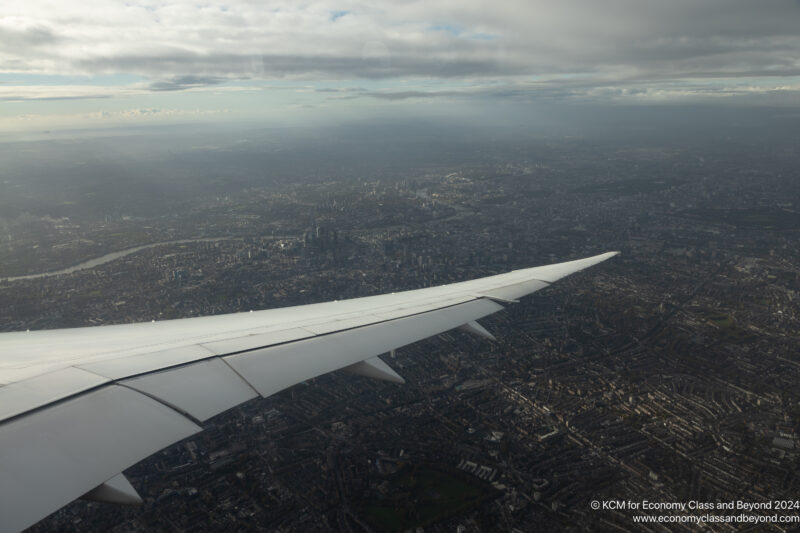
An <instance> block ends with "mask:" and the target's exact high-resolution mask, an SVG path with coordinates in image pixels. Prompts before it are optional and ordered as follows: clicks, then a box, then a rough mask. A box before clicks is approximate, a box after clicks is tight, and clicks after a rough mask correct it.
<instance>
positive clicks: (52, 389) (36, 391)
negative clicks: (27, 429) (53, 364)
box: [0, 367, 109, 420]
mask: <svg viewBox="0 0 800 533" xmlns="http://www.w3.org/2000/svg"><path fill="white" fill-rule="evenodd" d="M108 381H109V380H108V379H107V378H104V377H102V376H98V375H97V374H92V373H91V372H86V371H84V370H80V369H78V368H72V367H67V368H62V369H61V370H56V371H55V372H49V373H47V374H42V375H41V376H36V377H33V378H29V379H26V380H25V381H18V382H16V383H12V384H11V385H6V386H5V387H0V420H5V419H7V418H11V417H14V416H17V415H21V414H24V413H27V412H28V411H30V410H32V409H36V408H37V407H41V406H42V405H47V404H49V403H53V402H57V401H59V400H61V399H63V398H67V397H68V396H72V395H73V394H78V393H80V392H83V391H85V390H89V389H93V388H95V387H98V386H100V385H102V384H103V383H107V382H108Z"/></svg>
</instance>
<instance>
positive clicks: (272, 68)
mask: <svg viewBox="0 0 800 533" xmlns="http://www.w3.org/2000/svg"><path fill="white" fill-rule="evenodd" d="M4 13H5V16H0V73H2V72H6V73H39V74H46V75H62V76H76V75H79V76H89V77H92V76H99V75H115V74H130V75H135V76H138V77H141V78H145V79H147V80H149V82H148V83H147V84H145V85H144V86H143V87H137V89H141V90H148V91H151V92H170V91H182V90H197V89H202V88H207V87H212V86H220V85H221V84H223V83H226V82H227V83H239V82H242V81H243V80H299V81H304V82H305V81H312V82H315V83H317V84H319V83H322V84H324V83H328V82H331V81H336V80H419V79H429V80H441V81H442V82H443V83H445V84H447V83H453V82H456V81H458V82H459V83H462V82H463V83H464V84H466V85H471V86H472V87H476V88H477V87H483V86H485V85H486V84H487V83H489V82H492V83H497V84H499V85H504V86H506V89H496V90H495V93H497V94H499V93H500V92H501V90H508V91H510V93H511V94H512V95H516V96H519V95H520V94H522V95H528V96H530V95H533V94H538V95H539V96H540V97H548V98H556V97H559V96H561V97H565V98H578V97H580V96H581V95H583V96H584V97H595V98H601V97H604V95H605V97H611V98H624V97H626V96H630V97H632V98H642V96H641V95H649V97H651V98H656V95H657V94H667V93H669V92H670V91H671V90H672V89H670V87H671V84H674V83H680V84H683V85H684V87H683V89H682V90H685V91H694V94H697V95H703V94H707V93H708V91H709V90H710V91H713V90H714V89H715V88H717V87H720V83H719V81H718V80H720V79H742V80H749V79H752V78H764V79H767V78H769V79H790V78H794V77H799V76H800V35H798V32H797V28H796V25H797V20H798V19H800V4H798V2H796V1H794V0H771V1H770V2H767V3H762V2H753V1H752V0H704V1H703V2H697V1H696V0H670V1H669V2H641V1H640V0H604V1H601V0H561V1H559V2H551V1H546V0H500V1H498V2H492V3H491V4H488V3H486V2H485V1H482V0H461V1H459V2H454V1H452V0H438V1H432V0H408V1H405V2H380V3H377V2H376V3H362V2H358V1H356V0H343V1H337V2H333V1H332V0H316V1H312V2H308V3H298V2H292V1H290V0H279V1H270V2H259V3H253V2H250V1H246V0H231V1H229V2H225V3H224V4H221V3H214V2H210V3H202V4H198V3H195V2H185V1H177V2H170V3H168V4H148V5H137V4H135V3H129V2H126V3H121V2H118V1H114V0H98V1H97V2H93V8H92V9H85V8H84V7H83V5H82V4H78V3H77V2H70V1H63V2H58V3H55V4H51V5H44V4H43V3H40V2H25V3H16V4H13V5H12V7H8V8H4ZM575 80H578V81H577V82H575ZM790 81H791V80H790ZM534 82H535V83H538V85H531V83H534ZM525 83H529V85H528V86H526V88H525V89H524V90H521V92H519V91H520V89H519V88H520V86H521V85H520V84H525ZM700 85H702V87H701V86H700ZM634 89H635V90H634ZM487 91H488V89H487ZM615 91H616V92H615ZM659 91H661V93H659ZM457 92H458V93H459V94H464V93H463V92H461V91H460V90H459V91H457ZM677 92H679V91H677ZM673 93H675V94H677V93H676V92H675V91H673ZM470 94H483V93H481V92H480V91H477V92H473V93H470ZM365 95H366V96H370V97H374V98H379V99H384V100H393V99H395V100H396V99H410V98H436V97H439V96H454V95H453V94H451V93H448V92H447V90H444V89H443V90H440V91H439V92H435V91H434V92H427V93H425V94H422V93H421V92H418V91H417V90H416V89H409V90H405V89H404V90H402V91H401V90H397V91H386V92H379V91H378V92H375V91H371V92H368V93H366V94H365ZM592 95H593V96H592ZM609 95H611V96H609ZM613 95H618V96H613ZM342 96H343V97H348V98H350V97H353V96H355V95H354V94H348V95H342Z"/></svg>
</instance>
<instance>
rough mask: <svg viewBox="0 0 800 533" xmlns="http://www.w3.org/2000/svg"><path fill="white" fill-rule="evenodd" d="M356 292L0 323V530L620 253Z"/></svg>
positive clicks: (379, 372) (109, 494)
mask: <svg viewBox="0 0 800 533" xmlns="http://www.w3.org/2000/svg"><path fill="white" fill-rule="evenodd" d="M616 253H617V252H609V253H605V254H602V255H597V256H594V257H589V258H586V259H579V260H576V261H570V262H566V263H560V264H555V265H548V266H542V267H534V268H528V269H523V270H515V271H513V272H508V273H506V274H500V275H496V276H490V277H486V278H481V279H476V280H472V281H466V282H461V283H453V284H450V285H442V286H439V287H430V288H426V289H419V290H413V291H406V292H399V293H392V294H384V295H380V296H370V297H366V298H357V299H352V300H343V301H335V302H327V303H321V304H312V305H304V306H297V307H289V308H283V309H272V310H266V311H257V312H249V313H235V314H230V315H219V316H211V317H199V318H188V319H181V320H168V321H162V322H152V323H141V324H126V325H114V326H99V327H90V328H76V329H61V330H48V331H36V332H18V333H17V332H15V333H3V334H0V530H1V531H19V530H22V529H24V528H26V527H28V526H30V525H32V524H34V523H35V522H37V521H38V520H40V519H42V518H43V517H45V516H47V515H48V514H50V513H52V512H53V511H55V510H57V509H59V508H60V507H62V506H64V505H66V504H67V503H69V502H71V501H72V500H74V499H76V498H79V497H81V496H87V497H92V498H99V499H104V500H105V501H118V502H128V503H130V502H131V501H136V500H137V499H138V495H136V494H135V491H133V489H132V487H130V484H128V483H127V480H125V478H124V477H123V476H122V475H121V472H122V471H123V470H125V469H127V468H129V467H131V466H132V465H134V464H136V463H137V462H139V461H141V460H142V459H144V458H146V457H148V456H149V455H152V454H153V453H155V452H157V451H159V450H161V449H163V448H164V447H166V446H169V445H170V444H172V443H175V442H178V441H180V440H182V439H184V438H186V437H188V436H190V435H192V434H194V433H197V432H199V431H201V430H202V424H203V423H204V422H205V421H206V420H208V419H209V418H211V417H213V416H215V415H217V414H219V413H221V412H223V411H226V410H228V409H230V408H232V407H234V406H236V405H239V404H241V403H243V402H245V401H247V400H250V399H252V398H256V397H258V396H262V397H266V396H269V395H271V394H274V393H276V392H278V391H280V390H282V389H285V388H287V387H290V386H292V385H294V384H296V383H300V382H302V381H305V380H308V379H311V378H313V377H316V376H319V375H321V374H325V373H327V372H331V371H334V370H338V369H342V368H349V369H350V370H352V371H354V372H356V373H360V374H364V375H369V376H373V377H382V378H384V379H389V380H391V381H402V378H400V377H399V376H398V375H397V374H395V373H394V371H393V370H392V369H391V368H389V367H388V365H386V364H385V363H383V361H381V360H380V359H379V358H377V357H376V356H378V355H380V354H382V353H386V352H389V351H391V350H394V349H396V348H400V347H402V346H405V345H407V344H411V343H413V342H416V341H419V340H422V339H425V338H427V337H431V336H433V335H437V334H439V333H443V332H445V331H448V330H451V329H454V328H458V327H462V328H463V329H465V330H467V331H472V332H475V333H478V334H483V335H489V336H490V334H489V333H488V332H486V330H484V329H483V328H482V327H481V326H480V325H479V324H478V323H477V322H475V321H476V320H477V319H480V318H482V317H484V316H487V315H490V314H492V313H494V312H496V311H499V310H500V309H502V308H503V306H502V305H501V304H502V303H507V302H513V301H515V300H516V299H517V298H520V297H522V296H524V295H526V294H530V293H532V292H535V291H537V290H539V289H542V288H544V287H546V286H548V285H550V284H551V283H553V282H555V281H557V280H558V279H560V278H562V277H564V276H567V275H569V274H572V273H573V272H577V271H579V270H583V269H584V268H587V267H589V266H592V265H594V264H597V263H600V262H602V261H605V260H606V259H609V258H610V257H612V256H614V255H616Z"/></svg>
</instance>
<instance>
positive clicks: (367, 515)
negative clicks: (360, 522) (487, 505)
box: [360, 465, 492, 532]
mask: <svg viewBox="0 0 800 533" xmlns="http://www.w3.org/2000/svg"><path fill="white" fill-rule="evenodd" d="M470 478H471V476H470V477H468V476H467V475H464V474H461V473H451V472H446V471H444V470H440V469H439V468H437V467H434V466H429V465H417V466H407V467H405V468H403V469H402V470H400V471H399V472H397V473H396V474H394V475H393V476H391V477H390V478H389V487H388V491H387V493H386V495H385V496H380V495H376V496H371V497H370V498H369V499H368V500H366V501H365V502H364V504H363V505H362V506H361V509H360V511H361V515H362V517H363V518H364V520H365V521H367V522H369V524H370V525H372V526H374V527H375V528H376V529H377V530H378V531H387V532H392V531H403V530H406V529H410V528H416V527H419V526H425V525H427V524H431V523H434V522H437V521H439V520H441V519H443V518H447V517H448V516H451V515H453V514H455V513H458V512H460V511H463V510H466V509H468V508H469V507H472V506H474V505H476V504H478V503H480V502H482V501H483V500H484V499H486V498H487V497H489V496H490V495H491V494H492V489H491V488H490V487H488V486H485V485H484V484H481V483H479V482H478V481H477V480H474V481H473V480H472V479H470Z"/></svg>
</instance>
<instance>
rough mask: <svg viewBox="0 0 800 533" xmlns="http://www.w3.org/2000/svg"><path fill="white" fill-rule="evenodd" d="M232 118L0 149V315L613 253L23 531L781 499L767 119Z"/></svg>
mask: <svg viewBox="0 0 800 533" xmlns="http://www.w3.org/2000/svg"><path fill="white" fill-rule="evenodd" d="M328 134H330V132H322V133H318V136H319V137H323V136H325V135H328ZM254 135H258V137H257V138H250V139H249V140H247V141H242V140H241V139H236V140H230V139H229V140H225V141H221V140H220V139H222V138H223V135H222V134H220V135H219V136H216V137H214V136H209V137H207V138H203V139H199V140H197V139H195V140H193V141H192V142H194V143H195V144H192V143H190V142H189V141H185V144H181V143H182V142H183V141H180V140H179V141H176V143H177V144H174V145H172V146H170V147H169V148H163V149H158V148H154V147H153V146H151V145H149V144H143V145H142V147H139V148H137V149H140V150H141V151H142V153H145V152H147V151H148V150H151V149H152V151H151V152H150V153H151V158H150V159H148V160H145V159H144V158H142V160H141V162H139V161H137V164H136V166H133V165H131V166H129V163H130V158H126V157H119V155H120V154H119V152H114V153H110V154H104V153H103V150H102V147H103V143H104V142H111V141H103V140H101V139H85V140H78V141H71V142H70V143H67V142H66V141H64V142H62V141H59V140H56V139H54V140H48V139H45V140H29V141H19V142H16V143H4V144H2V145H0V146H1V148H0V150H2V153H0V155H6V156H8V159H7V161H9V166H7V167H6V169H5V170H2V171H0V214H2V217H1V218H0V329H2V330H3V331H18V330H26V329H30V330H38V329H52V328H63V327H79V326H94V325H102V324H118V323H129V322H137V321H151V320H166V319H173V318H183V317H194V316H204V315H214V314H222V313H232V312H238V311H247V310H255V309H268V308H276V307H285V306H292V305H302V304H307V303H314V302H322V301H329V300H341V299H346V298H354V297H361V296H368V295H372V294H381V293H386V292H394V291H402V290H408V289H415V288H422V287H429V286H435V285H440V284H445V283H452V282H456V281H462V280H468V279H473V278H478V277H482V276H488V275H492V274H498V273H502V272H506V271H510V270H514V269H518V268H524V267H531V266H537V265H544V264H548V263H554V262H561V261H568V260H571V259H577V258H581V257H586V256H590V255H595V254H599V253H603V252H606V251H611V250H619V251H620V252H621V253H620V255H619V256H617V257H616V258H614V259H613V260H610V261H608V262H606V263H604V264H602V265H599V266H596V267H594V268H592V269H590V270H587V271H585V272H582V273H579V274H575V275H573V276H570V277H569V278H566V279H563V280H561V281H559V282H558V283H556V284H554V285H553V286H552V287H548V288H547V289H545V290H542V291H540V292H537V293H536V294H535V295H533V296H532V297H527V298H524V299H523V300H522V301H521V302H519V303H517V304H514V305H509V306H508V307H507V309H506V310H504V311H502V312H500V313H498V314H495V315H492V316H490V317H487V318H486V319H484V320H482V321H481V323H482V325H483V326H484V327H485V328H486V329H487V330H489V331H490V332H491V333H493V334H494V335H495V336H496V338H497V340H496V341H490V340H487V339H485V338H482V337H479V336H472V335H469V334H467V333H464V332H460V331H453V332H450V333H446V334H442V335H439V336H437V337H434V338H431V339H428V340H425V341H422V342H418V343H415V344H412V345H409V346H406V347H404V348H401V349H400V350H397V351H396V352H395V353H393V354H391V355H390V354H384V355H383V359H384V360H385V361H386V362H387V363H389V364H390V366H391V367H392V368H394V369H395V370H396V371H397V372H398V373H399V374H400V375H402V376H403V377H404V379H405V380H406V383H405V384H404V385H398V384H393V383H387V382H383V381H376V380H370V379H367V378H364V377H358V376H353V375H350V374H346V373H341V372H337V373H333V374H329V375H325V376H322V377H319V378H316V379H313V380H311V381H308V382H305V383H302V384H300V385H297V386H294V387H292V388H290V389H288V390H284V391H282V392H280V393H278V394H276V395H274V396H272V397H269V398H267V399H263V400H262V399H259V400H253V401H250V402H248V403H246V404H244V405H242V406H240V407H237V408H235V409H233V410H232V411H229V412H227V413H224V414H221V415H219V416H217V417H215V418H214V419H212V420H211V421H210V422H209V423H208V424H207V427H206V430H205V431H204V432H202V433H200V434H198V435H196V436H193V437H191V438H189V439H188V440H185V441H182V442H180V443H179V444H176V445H174V446H171V447H169V448H167V449H165V450H163V451H162V452H159V453H157V454H155V455H154V456H152V457H150V458H149V459H147V460H145V461H143V462H141V463H139V464H137V465H135V466H134V467H132V468H131V469H129V470H128V471H126V472H125V474H126V476H127V477H128V479H130V481H131V483H132V484H133V485H134V486H135V487H136V489H137V490H138V491H139V493H140V494H141V495H142V497H143V499H144V500H145V503H144V505H143V506H141V507H118V506H112V505H108V504H99V503H89V502H85V501H77V502H75V503H73V504H70V505H69V506H67V507H66V508H64V509H62V510H60V511H58V512H56V513H54V514H53V515H51V516H50V517H48V518H47V519H45V520H43V521H42V522H40V523H39V524H37V525H36V526H34V527H33V528H31V529H30V531H32V532H48V531H59V532H85V531H86V532H88V531H110V532H113V531H117V532H122V531H126V532H127V531H142V532H144V531H189V530H191V531H280V532H294V531H303V532H308V531H352V532H361V531H367V532H385V531H406V530H412V531H413V530H417V531H421V530H424V531H442V532H444V531H459V532H462V531H463V532H472V531H492V530H498V529H499V530H503V531H520V532H526V531H586V530H592V531H639V530H641V526H638V525H636V524H634V522H633V520H632V516H633V514H637V513H635V512H633V511H631V510H629V509H600V510H597V509H594V508H593V507H592V505H591V504H592V502H595V501H611V500H614V501H643V500H648V501H652V502H688V501H698V502H728V501H747V502H772V501H778V500H796V499H797V498H798V493H799V492H800V477H798V471H800V456H799V455H798V446H800V441H798V432H799V431H800V386H799V385H798V383H800V352H798V349H797V346H798V338H800V321H799V320H798V319H799V318H800V298H799V297H798V291H800V267H799V266H798V265H800V247H798V232H799V231H800V211H798V208H799V207H800V204H798V202H800V182H798V180H797V175H798V170H800V161H798V157H797V151H796V148H795V147H794V146H795V145H794V144H793V143H794V141H793V139H792V138H786V139H784V141H785V142H782V143H776V142H773V141H774V140H773V139H766V138H762V137H758V136H757V135H754V136H752V137H750V138H749V139H750V140H749V141H748V142H740V140H739V139H738V138H737V137H736V132H733V133H731V135H732V136H733V137H731V136H728V137H726V138H725V139H720V140H718V142H717V141H715V142H713V143H712V142H710V141H709V142H698V143H695V142H693V141H690V140H688V139H685V140H684V141H678V140H675V139H668V140H667V139H661V138H656V137H652V136H651V137H648V138H647V139H644V140H640V141H639V142H623V141H621V140H619V139H610V138H609V139H602V138H600V137H592V138H583V137H580V136H561V137H551V138H544V137H533V136H530V137H526V136H521V137H519V138H516V139H513V140H507V139H498V140H496V141H494V142H488V143H487V142H484V141H481V142H478V141H475V140H471V139H468V138H466V137H460V138H459V139H458V141H457V142H456V141H453V142H452V143H446V142H444V141H434V140H431V139H432V137H431V138H426V137H425V136H424V135H421V134H420V133H419V132H418V131H410V132H408V133H407V134H406V133H403V136H402V139H400V140H399V141H397V143H394V142H386V143H385V144H386V146H390V145H391V146H393V148H392V149H391V150H390V149H388V148H387V151H385V152H379V151H377V149H376V146H375V144H371V141H370V140H369V138H370V136H371V135H372V134H371V133H370V132H369V131H366V132H365V133H363V138H362V137H359V138H357V139H356V138H355V137H353V138H350V137H348V135H349V134H342V135H341V136H338V137H337V136H332V137H331V138H335V139H337V140H335V141H334V140H331V141H330V142H329V143H328V144H325V143H323V142H322V141H318V140H313V141H307V140H303V141H300V140H297V139H301V138H303V136H302V132H300V133H296V137H293V138H292V139H287V138H286V137H282V134H280V133H275V132H266V133H265V132H259V133H257V134H254ZM292 135H295V134H292ZM353 135H355V134H353ZM434 135H435V133H432V134H431V136H434ZM254 139H255V140H254ZM753 139H760V140H753ZM114 142H118V143H119V145H120V146H121V145H125V146H126V148H125V150H128V149H131V150H132V149H133V148H131V146H132V145H133V144H136V143H138V142H140V141H139V140H138V138H136V137H135V136H132V137H131V138H130V139H125V138H123V139H121V140H118V141H114ZM372 142H373V143H374V142H375V141H372ZM76 143H77V148H76ZM92 143H96V144H92ZM248 143H249V144H248ZM67 144H69V149H67V147H66V146H67ZM190 145H191V146H190ZM312 145H313V146H312ZM94 146H99V147H100V149H96V148H92V147H94ZM175 146H178V147H177V148H175ZM81 147H86V149H85V151H83V152H81ZM312 148H313V150H312ZM119 150H123V149H122V148H120V149H119ZM75 153H82V154H84V155H83V156H82V157H81V158H74V157H73V156H74V154H75ZM309 153H313V154H315V155H314V156H313V157H311V158H310V159H309V158H308V157H309V156H307V155H302V156H300V155H298V154H309ZM54 154H56V155H54ZM364 154H370V155H369V156H364V157H362V156H363V155H364ZM35 157H41V159H42V161H47V163H42V165H43V166H46V165H50V167H48V168H43V167H37V168H35V169H33V170H30V171H29V172H28V173H21V172H19V168H22V167H21V165H22V163H19V166H15V164H16V163H15V161H16V159H15V158H18V159H19V161H22V160H25V159H26V158H27V161H30V160H31V158H35ZM187 161H189V163H187ZM320 161H327V163H326V165H325V166H323V165H322V164H321V163H319V162H320ZM331 161H333V162H331ZM56 166H58V168H59V170H58V172H57V173H54V172H53V171H52V169H53V168H55V167H56ZM121 169H124V170H125V172H127V174H126V173H125V172H123V171H122V170H121ZM156 169H160V170H156ZM179 169H180V170H179ZM320 169H322V170H320ZM134 174H136V176H135V178H134V177H133V175H134ZM106 175H108V176H114V178H113V179H111V178H109V179H108V180H107V181H105V180H104V179H103V176H106ZM43 176H49V178H47V179H45V178H44V177H43ZM53 176H59V178H60V179H61V180H62V181H59V179H57V178H54V177H53ZM48 180H50V181H48ZM98 183H102V186H99V185H98ZM706 512H707V511H703V510H698V509H696V510H691V509H686V510H683V511H680V512H679V513H678V514H686V515H688V514H693V513H694V514H698V515H699V514H705V513H706ZM731 513H733V511H731ZM638 514H641V515H653V516H655V515H658V514H663V512H662V511H659V510H651V511H648V510H642V511H641V512H638ZM751 514H756V515H758V514H770V515H772V514H778V515H786V516H795V515H796V514H797V509H783V510H775V509H772V510H756V511H752V513H751ZM762 525H763V524H762ZM780 526H782V525H781V524H777V523H773V524H770V527H773V528H774V529H771V530H774V531H787V530H789V529H788V528H785V529H781V528H780ZM710 527H711V529H710V530H713V531H740V530H742V527H741V524H735V523H731V524H714V525H713V526H710ZM750 527H751V528H753V529H751V530H753V531H762V530H764V529H759V527H760V526H750ZM649 530H652V531H687V532H688V531H695V530H697V525H696V524H692V523H671V524H665V525H663V526H661V529H649Z"/></svg>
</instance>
